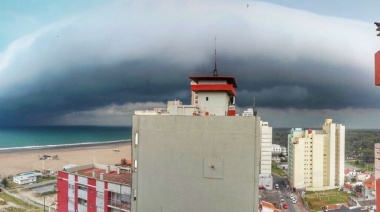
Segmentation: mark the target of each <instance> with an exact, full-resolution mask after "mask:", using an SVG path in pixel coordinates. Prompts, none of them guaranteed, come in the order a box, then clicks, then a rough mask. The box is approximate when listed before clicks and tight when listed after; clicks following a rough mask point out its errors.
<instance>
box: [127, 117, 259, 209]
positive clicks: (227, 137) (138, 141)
mask: <svg viewBox="0 0 380 212" xmlns="http://www.w3.org/2000/svg"><path fill="white" fill-rule="evenodd" d="M260 127H261V125H260V117H257V116H256V117H249V118H247V117H241V116H230V117H228V116H170V115H169V116H141V115H135V116H134V117H133V127H132V164H133V167H132V170H133V173H132V191H133V194H132V195H133V196H132V203H131V204H132V207H131V208H132V211H133V212H138V211H139V212H179V211H180V212H192V211H218V212H222V211H226V212H227V211H228V212H230V211H255V212H256V211H257V210H258V208H257V207H258V181H259V180H258V177H259V159H260Z"/></svg>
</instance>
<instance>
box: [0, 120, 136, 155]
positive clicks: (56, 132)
mask: <svg viewBox="0 0 380 212" xmlns="http://www.w3.org/2000/svg"><path fill="white" fill-rule="evenodd" d="M130 139H131V127H101V126H32V127H0V152H1V151H11V150H22V149H43V148H52V147H65V146H77V145H92V144H99V143H114V142H120V141H121V140H124V141H125V140H130Z"/></svg>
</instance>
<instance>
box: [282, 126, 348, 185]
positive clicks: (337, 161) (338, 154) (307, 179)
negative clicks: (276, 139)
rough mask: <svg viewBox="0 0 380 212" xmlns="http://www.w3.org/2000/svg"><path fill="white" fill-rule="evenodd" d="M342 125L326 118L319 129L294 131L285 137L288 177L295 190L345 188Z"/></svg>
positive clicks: (297, 129)
mask: <svg viewBox="0 0 380 212" xmlns="http://www.w3.org/2000/svg"><path fill="white" fill-rule="evenodd" d="M344 149H345V126H344V125H341V124H336V123H332V120H331V119H326V120H325V123H324V125H323V126H322V130H311V129H309V130H303V129H301V128H293V129H292V130H291V131H290V134H289V135H288V151H289V156H288V161H289V167H288V177H289V180H290V182H291V184H292V186H293V187H294V188H296V189H307V190H325V189H332V188H336V187H341V186H343V185H344V158H345V157H344Z"/></svg>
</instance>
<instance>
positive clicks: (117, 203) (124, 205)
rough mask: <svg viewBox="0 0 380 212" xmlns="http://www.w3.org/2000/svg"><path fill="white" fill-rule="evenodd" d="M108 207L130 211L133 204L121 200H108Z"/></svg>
mask: <svg viewBox="0 0 380 212" xmlns="http://www.w3.org/2000/svg"><path fill="white" fill-rule="evenodd" d="M108 206H109V207H112V208H118V209H120V210H121V211H130V210H131V203H129V202H126V201H121V200H120V199H111V198H108Z"/></svg>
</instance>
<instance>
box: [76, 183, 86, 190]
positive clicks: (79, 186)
mask: <svg viewBox="0 0 380 212" xmlns="http://www.w3.org/2000/svg"><path fill="white" fill-rule="evenodd" d="M78 189H79V190H83V191H87V186H85V185H81V184H78Z"/></svg>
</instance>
